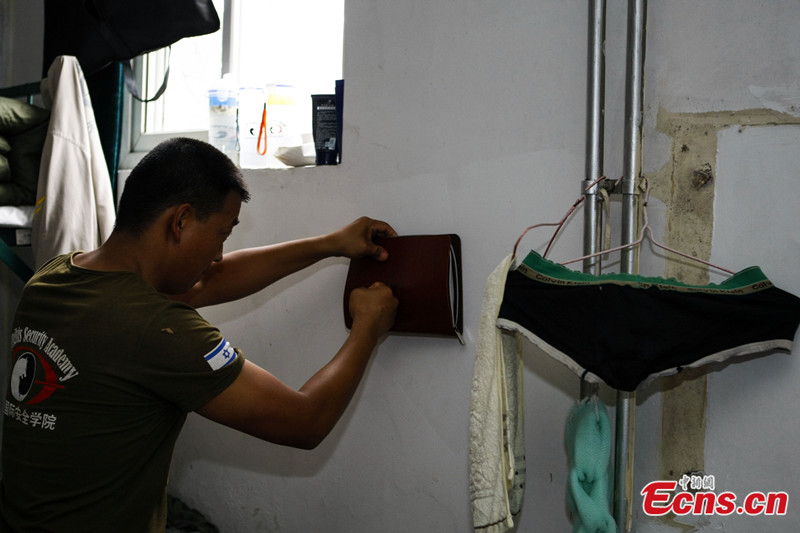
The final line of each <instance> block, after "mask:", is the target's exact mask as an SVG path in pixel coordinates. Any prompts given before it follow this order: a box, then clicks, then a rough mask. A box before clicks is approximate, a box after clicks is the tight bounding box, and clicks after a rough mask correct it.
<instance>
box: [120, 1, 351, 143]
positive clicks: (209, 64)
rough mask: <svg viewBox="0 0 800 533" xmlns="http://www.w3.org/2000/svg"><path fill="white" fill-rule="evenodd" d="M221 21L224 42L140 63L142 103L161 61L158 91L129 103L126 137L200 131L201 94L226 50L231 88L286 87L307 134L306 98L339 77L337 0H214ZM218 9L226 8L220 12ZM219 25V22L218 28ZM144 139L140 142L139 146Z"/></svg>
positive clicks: (207, 38) (327, 89) (186, 42)
mask: <svg viewBox="0 0 800 533" xmlns="http://www.w3.org/2000/svg"><path fill="white" fill-rule="evenodd" d="M214 4H215V6H216V7H217V12H218V13H219V15H220V18H221V19H224V17H229V18H230V21H229V25H230V28H231V32H230V40H231V41H230V42H229V43H224V42H223V33H224V32H223V31H221V30H220V31H218V32H216V33H213V34H211V35H204V36H199V37H193V38H187V39H182V40H180V41H179V42H177V43H175V44H174V45H172V48H171V54H170V57H168V54H167V52H166V51H159V52H157V53H151V54H147V56H145V60H144V61H143V68H142V76H143V79H142V84H143V91H144V93H145V98H147V95H151V96H152V95H153V94H155V92H156V91H157V90H158V87H159V86H160V85H161V81H162V80H163V75H164V71H165V68H166V65H167V60H168V61H169V83H168V85H167V90H166V92H165V93H164V94H163V95H162V97H161V98H159V99H158V100H156V101H155V102H151V103H147V104H137V103H135V102H134V104H133V105H134V107H137V106H138V107H140V108H141V109H140V111H139V112H138V113H137V112H136V110H134V113H133V116H134V122H135V123H136V124H134V128H138V129H139V131H138V132H137V131H134V132H133V139H134V140H136V139H138V138H139V132H141V133H142V134H144V136H145V137H146V136H147V135H148V134H170V133H171V134H174V133H176V132H186V131H207V129H208V89H210V88H212V87H214V85H215V84H216V83H217V82H218V80H219V79H220V78H221V74H222V64H223V62H222V51H223V48H224V47H225V46H227V47H228V48H229V49H230V50H231V60H230V68H229V69H230V71H231V75H232V77H233V79H234V80H235V81H234V83H236V84H237V85H239V86H244V87H252V86H262V87H263V86H266V85H288V86H291V87H292V88H293V91H294V93H295V95H296V101H297V106H298V110H300V111H301V112H302V115H301V116H302V120H303V121H307V122H309V124H308V125H307V126H306V127H304V129H305V130H307V131H308V132H310V131H311V124H310V120H311V119H310V116H311V112H310V109H311V100H310V95H311V94H316V93H326V94H330V93H333V92H334V88H335V80H337V79H340V78H341V77H342V42H343V28H344V0H229V1H228V2H225V1H224V0H215V1H214ZM226 4H227V5H228V11H226V9H225V8H226ZM223 25H224V23H223ZM152 144H153V143H152V142H146V143H144V145H143V146H144V148H145V149H146V148H147V147H148V146H151V145H152Z"/></svg>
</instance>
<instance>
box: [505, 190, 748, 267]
mask: <svg viewBox="0 0 800 533" xmlns="http://www.w3.org/2000/svg"><path fill="white" fill-rule="evenodd" d="M604 179H606V177H605V176H601V177H600V178H598V179H596V180H595V181H593V182H592V183H590V184H589V185H588V186H587V187H586V188H585V189H584V190H588V189H590V188H591V187H593V186H594V185H596V184H597V183H599V182H600V181H603V180H604ZM641 179H642V183H643V184H644V201H643V202H642V220H643V221H644V225H643V226H642V229H641V232H640V233H639V238H638V239H636V240H635V241H633V242H631V243H628V244H623V245H621V246H616V247H614V248H609V249H608V250H603V251H600V252H595V253H593V254H589V255H584V256H582V257H578V258H575V259H570V260H569V261H564V262H563V263H561V264H562V265H568V264H570V263H577V262H578V261H583V260H584V259H591V258H593V257H599V256H601V255H605V254H608V253H611V252H617V251H620V250H625V249H626V248H631V247H633V246H637V245H639V244H641V243H642V242H643V241H644V238H645V235H647V236H649V238H650V242H651V243H653V244H654V245H655V246H657V247H659V248H661V249H662V250H666V251H668V252H672V253H673V254H676V255H679V256H681V257H684V258H686V259H691V260H692V261H696V262H698V263H702V264H704V265H706V266H709V267H711V268H715V269H717V270H720V271H722V272H726V273H727V274H730V275H731V276H732V275H734V274H735V272H734V271H732V270H728V269H727V268H723V267H720V266H717V265H714V264H712V263H709V262H708V261H705V260H704V259H700V258H699V257H695V256H693V255H689V254H687V253H684V252H681V251H678V250H675V249H673V248H670V247H669V246H666V245H664V244H661V243H660V242H658V241H657V240H656V239H655V237H654V236H653V229H652V228H651V227H650V221H649V220H648V218H647V202H648V200H649V199H650V182H649V181H648V180H647V178H646V177H644V176H642V178H641ZM583 199H584V197H583V196H581V197H580V198H578V199H577V200H576V201H575V203H574V204H572V207H571V208H570V209H569V210H568V211H567V214H566V215H564V218H562V219H561V220H560V221H559V222H547V223H542V224H536V225H534V226H530V227H528V228H526V229H525V231H523V232H522V235H520V236H519V238H518V239H517V242H516V243H515V244H514V252H513V257H516V256H517V246H519V243H520V241H521V240H522V238H523V237H524V236H525V234H526V233H528V231H530V230H532V229H534V228H538V227H542V226H557V227H556V230H555V232H554V233H553V236H552V237H551V238H550V242H549V243H548V244H547V248H546V249H545V252H544V255H543V257H547V254H548V253H549V252H550V247H551V246H552V244H553V241H555V238H556V235H558V232H559V231H561V228H562V227H563V226H564V223H565V222H566V221H567V219H568V218H569V216H570V215H571V214H572V213H573V212H574V211H575V209H576V208H577V207H578V205H579V204H580V203H581V202H582V201H583Z"/></svg>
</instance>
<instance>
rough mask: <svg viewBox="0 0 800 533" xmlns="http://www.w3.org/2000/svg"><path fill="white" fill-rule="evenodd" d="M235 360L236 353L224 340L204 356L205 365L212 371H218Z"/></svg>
mask: <svg viewBox="0 0 800 533" xmlns="http://www.w3.org/2000/svg"><path fill="white" fill-rule="evenodd" d="M235 359H236V352H235V351H234V350H233V347H232V346H231V343H229V342H228V341H226V340H225V339H224V338H223V339H222V340H221V341H220V342H219V344H217V346H216V348H214V349H213V350H211V351H210V352H208V353H207V354H206V355H205V360H206V363H208V366H210V367H211V368H212V369H213V370H219V369H220V368H224V367H226V366H228V365H229V364H231V363H232V362H233V361H234V360H235Z"/></svg>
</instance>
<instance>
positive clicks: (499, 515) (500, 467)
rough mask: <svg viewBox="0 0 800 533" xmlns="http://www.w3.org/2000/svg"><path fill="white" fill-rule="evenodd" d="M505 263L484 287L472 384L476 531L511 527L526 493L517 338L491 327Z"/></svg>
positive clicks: (499, 300)
mask: <svg viewBox="0 0 800 533" xmlns="http://www.w3.org/2000/svg"><path fill="white" fill-rule="evenodd" d="M512 260H513V258H512V256H511V255H509V256H508V257H506V258H505V259H504V260H503V261H502V262H501V263H500V264H499V265H498V266H497V267H496V268H495V269H494V271H493V272H492V274H491V275H490V276H489V279H488V281H487V283H486V289H485V291H484V295H483V307H482V310H481V323H480V327H479V330H478V341H477V349H476V354H475V369H474V378H473V382H472V399H471V414H470V428H469V430H470V442H469V492H470V502H471V505H472V521H473V527H474V529H475V531H478V532H481V533H502V532H504V531H507V530H508V529H510V528H511V527H513V526H514V519H513V517H514V516H515V515H517V514H519V512H520V510H521V507H522V496H523V491H524V488H525V439H524V433H523V421H524V417H523V401H522V399H523V396H522V357H521V353H522V350H521V337H519V335H518V334H517V333H514V332H505V331H501V330H500V329H498V328H497V327H496V325H495V323H496V321H497V315H498V313H499V310H500V305H501V303H502V301H503V291H504V288H505V281H506V275H507V274H508V271H509V268H510V267H511V263H512Z"/></svg>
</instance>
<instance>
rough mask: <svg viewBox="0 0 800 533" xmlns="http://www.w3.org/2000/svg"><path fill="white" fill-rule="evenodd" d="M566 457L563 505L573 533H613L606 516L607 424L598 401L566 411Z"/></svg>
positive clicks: (615, 527)
mask: <svg viewBox="0 0 800 533" xmlns="http://www.w3.org/2000/svg"><path fill="white" fill-rule="evenodd" d="M566 441H567V452H568V454H569V466H570V470H569V481H568V483H567V503H568V505H569V509H570V511H571V512H572V519H573V531H574V533H616V531H617V526H616V523H615V522H614V518H613V517H612V516H611V512H610V507H611V505H610V499H609V489H610V485H609V477H608V471H609V465H610V461H611V422H610V421H609V419H608V413H606V406H605V405H604V404H603V402H601V401H600V400H599V399H598V398H596V397H595V398H592V399H590V400H585V401H583V402H581V403H579V404H577V405H576V406H575V407H573V408H572V411H570V414H569V418H568V419H567V428H566Z"/></svg>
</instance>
